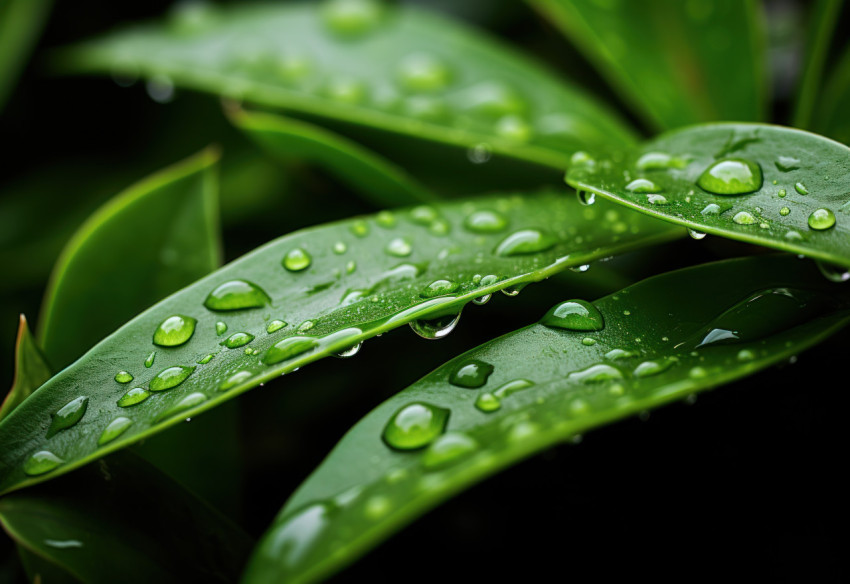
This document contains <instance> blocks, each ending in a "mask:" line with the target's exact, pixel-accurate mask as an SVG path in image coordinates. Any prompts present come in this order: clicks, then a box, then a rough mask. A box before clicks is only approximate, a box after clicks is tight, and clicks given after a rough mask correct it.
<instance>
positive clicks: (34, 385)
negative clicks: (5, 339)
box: [0, 314, 53, 420]
mask: <svg viewBox="0 0 850 584" xmlns="http://www.w3.org/2000/svg"><path fill="white" fill-rule="evenodd" d="M52 375H53V373H52V372H51V371H50V367H49V366H48V365H47V362H46V361H45V359H44V354H42V352H41V349H40V348H39V347H38V344H37V343H36V342H35V339H34V338H33V336H32V333H31V332H30V327H29V325H28V324H27V318H26V317H25V316H24V315H23V314H22V315H21V320H20V322H19V324H18V338H17V339H16V342H15V380H14V381H13V382H12V389H10V390H9V393H8V394H7V395H6V398H5V399H4V400H3V403H2V404H0V420H2V419H3V418H5V417H6V416H8V415H9V413H10V412H11V411H12V410H14V409H15V408H16V407H18V406H19V405H20V404H21V402H23V401H24V400H25V399H26V398H27V397H29V396H30V394H31V393H32V392H34V391H35V390H36V389H38V388H39V387H40V386H41V385H42V384H43V383H44V382H45V381H47V380H48V379H50V377H51V376H52Z"/></svg>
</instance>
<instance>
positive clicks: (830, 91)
mask: <svg viewBox="0 0 850 584" xmlns="http://www.w3.org/2000/svg"><path fill="white" fill-rule="evenodd" d="M848 99H850V46H848V47H847V48H846V49H845V50H844V53H843V54H842V55H841V59H840V61H839V62H838V65H836V67H835V68H834V69H833V70H832V73H831V75H830V76H829V79H827V82H826V85H825V86H824V88H823V92H822V93H821V95H820V99H819V100H818V105H817V107H816V108H815V112H814V116H813V117H814V120H813V122H812V128H813V129H814V130H815V131H817V132H821V133H823V134H825V135H827V136H829V137H831V138H834V139H835V140H839V141H840V142H843V143H845V144H850V113H848V111H847V101H848Z"/></svg>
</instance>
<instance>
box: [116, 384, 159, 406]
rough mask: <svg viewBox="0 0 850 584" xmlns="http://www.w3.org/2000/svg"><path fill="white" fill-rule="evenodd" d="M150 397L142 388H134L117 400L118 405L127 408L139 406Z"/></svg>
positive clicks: (149, 393)
mask: <svg viewBox="0 0 850 584" xmlns="http://www.w3.org/2000/svg"><path fill="white" fill-rule="evenodd" d="M150 396H151V392H149V391H148V390H147V389H145V388H144V387H134V388H133V389H131V390H130V391H128V392H127V393H125V394H124V395H122V396H121V397H120V398H119V399H118V402H117V403H118V405H119V406H120V407H122V408H129V407H130V406H134V405H136V404H140V403H142V402H143V401H145V400H146V399H148V398H149V397H150Z"/></svg>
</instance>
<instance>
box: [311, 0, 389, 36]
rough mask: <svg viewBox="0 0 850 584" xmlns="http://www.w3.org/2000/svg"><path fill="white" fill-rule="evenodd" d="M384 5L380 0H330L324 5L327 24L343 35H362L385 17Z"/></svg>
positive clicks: (323, 14)
mask: <svg viewBox="0 0 850 584" xmlns="http://www.w3.org/2000/svg"><path fill="white" fill-rule="evenodd" d="M383 15H384V7H383V5H382V3H381V2H379V1H378V0H329V1H327V2H325V4H324V6H323V7H322V19H323V20H324V23H325V26H327V27H328V29H329V30H330V31H331V32H333V33H334V34H336V35H339V36H341V37H361V36H363V35H365V34H366V33H368V32H370V31H371V30H373V29H375V28H376V27H377V26H378V25H379V24H380V22H381V20H382V19H383Z"/></svg>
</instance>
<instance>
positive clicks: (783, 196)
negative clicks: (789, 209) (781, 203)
mask: <svg viewBox="0 0 850 584" xmlns="http://www.w3.org/2000/svg"><path fill="white" fill-rule="evenodd" d="M776 194H777V195H779V198H780V199H784V198H785V189H779V192H778V193H776Z"/></svg>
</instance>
